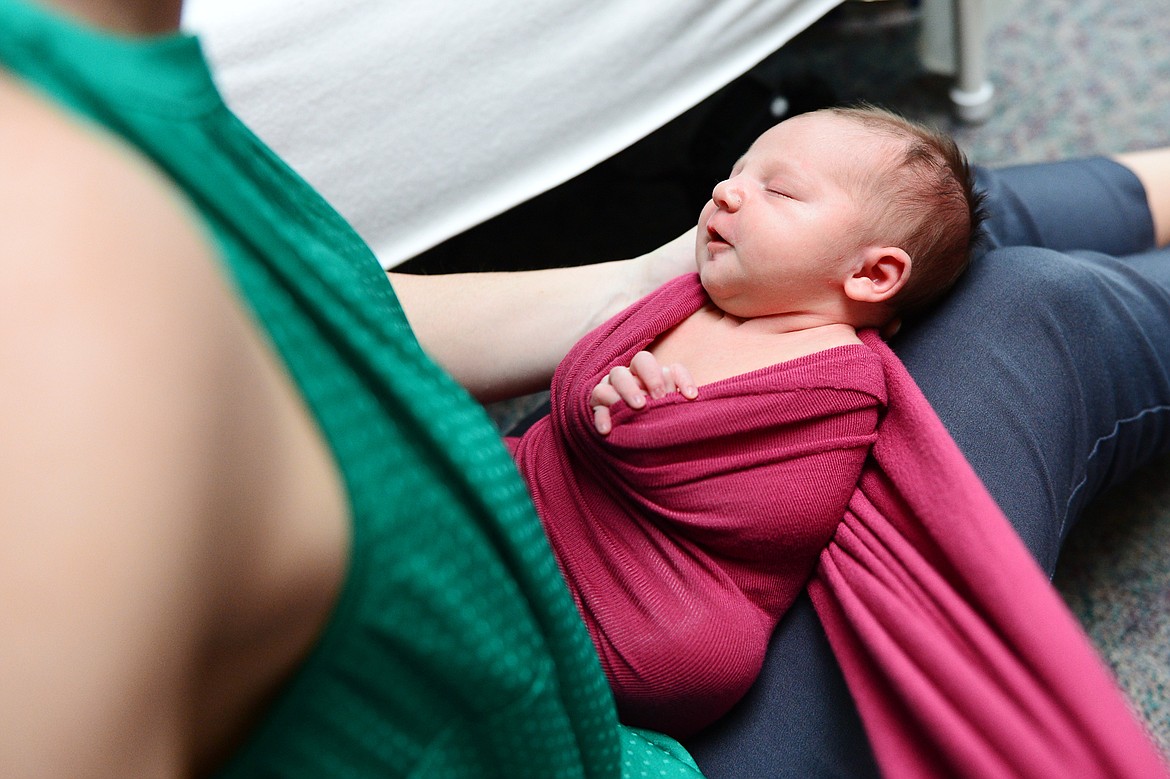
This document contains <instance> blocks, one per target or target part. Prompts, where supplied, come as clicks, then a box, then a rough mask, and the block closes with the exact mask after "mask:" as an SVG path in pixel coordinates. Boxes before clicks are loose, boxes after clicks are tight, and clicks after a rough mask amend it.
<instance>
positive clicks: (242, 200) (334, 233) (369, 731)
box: [0, 0, 697, 779]
mask: <svg viewBox="0 0 1170 779" xmlns="http://www.w3.org/2000/svg"><path fill="white" fill-rule="evenodd" d="M0 64H2V65H3V67H4V68H5V69H7V70H8V71H10V72H12V73H14V74H15V75H16V76H17V77H19V78H21V79H22V80H24V81H26V82H27V83H29V84H31V85H32V86H33V87H34V88H37V89H38V90H40V91H41V92H42V93H43V94H46V95H48V96H49V97H50V98H51V99H53V100H55V101H56V102H58V103H59V104H61V105H63V106H65V107H66V108H67V109H69V110H70V111H72V112H73V113H74V114H75V115H76V116H78V117H80V118H81V119H82V120H83V121H89V122H92V123H95V124H96V125H99V126H102V127H105V128H106V129H107V130H109V131H111V132H112V133H113V134H115V135H117V136H120V137H121V138H122V139H124V140H125V141H126V142H127V143H128V144H129V145H131V146H133V147H136V148H137V149H139V150H140V151H141V152H142V153H143V154H144V155H146V156H147V157H148V158H150V159H151V160H152V161H153V162H154V163H155V164H156V165H157V166H158V167H159V168H161V169H162V170H163V171H164V172H165V173H166V174H167V175H168V176H169V177H170V178H171V179H172V180H173V181H174V182H175V183H176V184H177V185H178V187H179V188H180V189H182V190H183V191H184V192H185V193H186V194H187V196H188V198H189V199H190V201H191V202H192V203H193V204H194V206H195V208H196V209H197V210H198V212H199V213H200V214H202V216H203V219H204V221H205V224H206V226H207V228H208V229H209V231H210V233H211V234H212V235H213V236H214V239H215V241H216V243H217V245H218V247H219V249H220V251H221V253H222V257H223V262H224V267H225V269H226V272H227V273H228V276H229V278H230V279H231V280H232V281H233V282H234V283H235V286H236V288H237V290H238V291H239V294H240V295H241V296H242V298H243V299H244V300H245V301H246V303H247V305H248V306H249V307H250V310H251V312H252V313H253V315H254V317H255V319H256V320H257V322H258V324H259V326H260V327H261V329H262V331H263V332H265V333H266V334H267V335H268V337H269V338H270V339H271V342H272V343H273V344H274V346H275V348H276V349H277V351H278V352H279V354H280V355H281V357H282V358H283V360H284V361H285V363H286V365H287V367H288V370H289V371H290V373H291V375H292V376H293V378H294V381H295V382H296V384H297V385H298V387H299V389H300V391H301V393H302V394H303V397H304V398H305V400H306V402H307V404H308V405H309V407H310V408H311V410H312V412H313V413H314V415H315V416H316V419H317V420H318V423H319V425H320V427H321V429H322V430H323V431H324V434H325V437H326V439H327V441H328V444H329V446H330V447H331V449H332V452H333V455H334V457H335V458H336V461H337V464H338V467H339V469H340V472H341V473H342V475H343V480H344V484H345V488H346V490H347V492H348V496H349V501H350V513H351V516H352V524H353V527H352V550H351V559H350V563H349V570H348V573H347V578H346V582H345V585H344V587H343V590H342V593H341V595H340V599H339V602H338V603H337V605H336V608H335V611H334V613H333V615H332V616H331V618H330V621H329V624H328V625H327V627H326V629H325V631H324V633H323V636H322V637H321V639H320V641H319V643H318V645H317V646H316V648H315V649H314V650H313V652H312V655H311V656H310V657H309V659H308V660H307V661H306V662H305V664H304V665H303V667H302V668H301V669H300V670H299V671H298V673H297V674H296V675H295V677H294V678H293V679H292V680H290V681H289V682H288V684H287V685H286V687H285V689H284V690H283V691H282V693H281V694H280V696H279V698H278V699H277V700H276V701H275V702H274V703H273V704H272V705H271V707H270V709H269V710H268V711H267V713H266V714H265V716H264V719H263V721H262V722H261V723H260V724H259V725H258V726H257V727H256V729H255V731H254V732H253V733H252V734H251V736H250V737H249V739H248V741H247V743H246V744H244V745H243V746H242V747H241V748H240V749H239V750H238V752H237V753H236V754H235V755H234V756H233V757H232V758H231V759H230V760H229V761H228V763H227V765H226V766H224V767H223V770H222V775H223V776H227V777H266V776H288V777H371V778H372V777H377V778H378V779H385V778H386V777H395V776H426V777H477V778H478V777H490V776H500V777H509V778H515V777H541V778H547V777H577V776H590V777H593V776H596V777H603V776H618V775H619V774H620V775H626V776H655V777H659V776H663V777H675V776H696V775H697V771H696V770H695V769H694V768H693V763H691V762H690V758H689V757H688V756H687V755H686V753H685V752H683V751H682V749H681V748H680V747H679V746H678V745H677V744H675V743H674V742H673V741H670V740H669V739H666V738H665V737H662V736H659V735H658V734H653V733H647V732H644V731H636V730H632V729H628V728H625V727H622V726H620V725H618V723H617V721H616V717H615V714H614V710H613V705H612V702H611V699H610V696H609V692H608V689H607V687H606V685H605V679H604V676H603V675H602V673H601V671H600V667H599V665H598V662H597V659H596V657H595V655H594V653H593V649H592V646H591V644H590V642H589V639H588V636H587V635H586V632H585V630H584V627H583V625H582V624H581V622H580V619H579V617H578V615H577V612H576V610H575V608H574V606H573V603H572V601H571V599H570V598H569V596H568V593H567V590H566V588H565V587H564V584H563V582H562V581H561V580H560V577H559V574H558V570H557V567H556V564H555V562H554V560H553V557H552V555H551V553H550V551H549V549H548V546H547V543H546V542H545V539H544V536H543V533H542V531H541V526H540V524H539V522H538V521H537V518H536V515H535V513H534V511H533V509H532V507H531V504H530V502H529V500H528V498H527V495H526V493H525V490H524V487H523V484H522V482H521V480H520V479H519V477H518V476H517V474H516V472H515V470H514V467H513V465H512V462H511V459H510V458H509V457H508V455H507V453H506V451H505V450H504V447H503V446H502V445H501V443H500V441H499V439H498V437H497V435H496V432H495V429H494V428H493V427H492V425H491V423H490V421H489V420H488V419H487V417H486V416H485V414H484V413H483V411H482V409H481V408H480V407H479V406H478V405H477V404H476V403H475V402H474V401H473V400H472V399H471V398H469V397H468V396H467V395H466V394H465V393H464V392H463V391H462V390H461V389H460V388H459V387H458V386H456V385H455V384H454V382H452V381H451V380H450V379H449V378H448V377H447V376H446V375H444V374H443V373H442V372H441V371H440V370H439V369H438V368H436V367H435V366H434V365H433V364H432V363H431V362H430V361H429V360H428V359H427V358H426V356H425V355H424V354H423V353H422V351H421V349H420V348H419V346H418V344H417V342H416V341H415V339H414V337H413V335H412V334H411V332H410V329H409V327H408V325H407V323H406V319H405V318H404V316H403V314H402V311H401V308H400V307H399V305H398V302H397V300H396V298H395V297H394V294H393V292H392V290H391V288H390V286H389V284H388V283H387V280H386V276H385V274H384V273H383V272H382V271H381V269H380V268H379V266H378V264H377V262H376V261H375V259H374V257H373V256H372V254H371V252H370V251H369V249H368V248H367V247H366V246H365V244H364V243H363V242H362V241H361V239H360V238H358V236H357V235H356V234H355V233H354V232H353V231H352V230H351V229H350V228H349V227H348V226H347V225H346V223H345V222H344V220H342V219H341V217H339V216H338V215H337V214H336V213H335V212H334V211H333V210H332V209H331V208H330V207H329V206H328V205H326V203H324V202H323V201H322V200H321V198H320V197H319V196H318V195H317V194H316V193H314V192H313V190H312V189H311V188H310V187H309V186H308V185H307V184H305V183H304V182H303V181H302V180H301V179H299V178H298V177H297V176H296V175H295V174H294V173H293V172H292V171H291V170H290V169H289V168H288V167H287V166H285V165H284V164H283V163H282V162H281V161H280V160H279V159H277V158H276V156H275V155H274V154H272V153H271V152H270V151H269V150H268V149H267V148H265V147H264V146H263V144H261V143H260V142H259V141H258V140H257V139H256V138H255V137H254V136H253V135H252V134H251V133H250V132H249V131H248V130H247V129H246V128H245V127H244V126H243V125H242V124H241V123H240V122H239V120H238V119H237V118H236V117H235V116H234V115H233V114H232V113H231V112H230V111H229V110H228V109H227V108H226V107H225V105H224V104H223V102H222V99H221V97H220V95H219V93H218V92H217V90H216V88H215V86H214V84H213V82H212V79H211V76H210V74H209V73H208V70H207V65H206V63H205V61H204V58H203V55H202V52H201V50H200V47H199V44H198V42H197V41H196V40H195V39H194V38H191V37H189V36H185V35H172V36H166V37H161V38H150V39H126V38H122V37H118V36H115V35H111V34H106V33H103V32H98V31H96V30H94V29H91V28H87V27H84V26H82V25H79V24H77V23H74V22H73V21H71V20H68V19H66V18H64V17H61V16H58V15H56V14H54V13H51V12H48V11H47V10H46V9H44V8H41V7H39V6H35V5H30V4H28V3H26V2H23V0H0ZM0 121H3V111H2V110H0ZM159 261H160V262H163V261H165V258H159Z"/></svg>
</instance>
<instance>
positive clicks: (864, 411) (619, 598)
mask: <svg viewBox="0 0 1170 779" xmlns="http://www.w3.org/2000/svg"><path fill="white" fill-rule="evenodd" d="M705 302H706V296H705V294H704V293H703V291H702V288H701V287H700V286H699V285H698V283H697V281H696V279H695V278H694V277H691V278H687V279H682V280H680V281H678V282H675V283H673V284H671V285H668V286H667V287H665V288H663V289H662V290H660V291H659V292H658V293H656V294H655V295H652V296H651V297H649V298H646V299H644V300H643V301H641V302H639V303H637V304H635V306H634V307H632V308H631V309H629V310H627V311H626V312H625V313H624V314H623V315H620V316H619V317H618V318H616V319H614V320H612V321H611V322H609V323H608V324H606V325H605V326H603V327H602V328H600V329H599V330H597V331H595V332H594V333H592V334H591V335H589V336H587V337H586V338H585V339H583V340H582V341H581V342H580V343H579V344H578V345H577V346H576V348H574V350H573V351H572V353H570V354H569V355H568V357H567V358H566V359H565V360H564V361H563V362H562V364H561V366H560V367H559V369H558V371H557V374H556V377H555V378H554V382H553V392H552V402H551V405H552V409H551V413H550V415H549V416H548V417H546V418H545V419H543V420H541V422H540V423H538V424H537V425H536V426H535V427H534V428H532V429H531V430H529V431H528V433H527V434H525V436H524V437H523V439H521V440H520V441H519V442H517V443H516V444H515V446H514V451H513V454H514V456H515V458H516V461H517V464H518V466H519V468H520V470H521V472H522V473H523V474H524V476H525V478H526V479H527V481H528V484H529V488H530V490H531V492H532V495H533V499H534V501H535V503H536V506H537V510H538V512H539V514H540V516H541V518H542V521H543V522H544V525H545V530H546V532H547V534H548V537H549V540H550V543H551V544H552V547H553V550H554V552H555V553H556V557H557V560H558V562H559V564H560V566H561V570H562V572H563V573H564V576H565V579H566V581H567V582H568V584H569V588H570V590H571V591H572V593H573V596H574V598H575V599H576V602H577V605H578V607H579V608H580V610H581V613H582V616H583V617H584V620H585V623H586V625H587V626H588V627H589V630H590V633H591V635H592V637H593V641H594V644H595V645H596V647H597V651H598V654H599V656H600V658H601V661H602V665H603V667H604V669H605V671H606V674H607V676H608V678H609V680H610V684H611V687H612V688H613V690H614V694H615V698H616V700H617V704H618V709H619V712H620V713H621V715H622V718H623V720H624V721H626V722H628V723H630V724H635V725H640V726H643V727H651V728H654V729H657V730H662V731H664V732H667V733H670V734H671V735H675V736H684V735H687V734H690V733H693V732H695V731H696V730H698V729H699V728H701V727H703V726H704V725H706V724H709V723H710V722H712V721H714V720H715V719H716V718H717V717H718V716H719V715H721V714H723V713H724V712H725V711H726V710H727V709H728V708H729V707H730V706H731V705H732V704H733V703H734V702H735V701H737V700H738V699H739V698H740V697H742V695H743V693H744V692H746V690H747V689H748V687H749V686H750V685H751V683H752V682H753V681H754V680H755V679H756V677H757V676H758V675H759V669H760V665H761V663H762V662H763V657H764V652H765V650H766V648H767V644H768V639H769V637H770V636H771V633H772V631H773V629H774V628H775V626H776V623H777V621H778V620H779V618H780V616H781V615H782V614H783V613H784V611H786V610H787V609H788V607H789V606H790V605H791V603H792V600H793V599H794V598H795V597H796V595H797V594H798V593H799V592H800V591H801V590H802V589H803V588H804V586H805V583H806V582H807V581H808V577H809V575H810V574H811V572H812V568H813V566H814V565H815V564H816V559H817V555H818V553H819V552H820V551H821V550H822V549H823V548H824V546H825V544H826V543H827V542H828V540H829V538H830V537H831V536H832V534H833V532H834V530H835V529H836V527H837V525H838V524H839V523H840V521H841V516H842V514H843V513H844V510H845V505H846V502H847V501H848V499H849V497H850V495H852V493H853V491H854V488H855V485H856V483H857V478H858V476H859V474H860V473H861V467H862V463H863V462H864V461H865V457H866V455H867V453H868V451H869V447H870V444H871V443H872V442H873V440H874V437H875V435H876V425H877V420H878V416H879V410H880V407H881V404H882V403H883V402H884V399H885V382H884V378H883V376H882V370H881V361H880V360H879V359H878V358H877V357H876V356H875V355H874V354H873V353H872V352H871V351H870V350H869V349H867V348H866V347H864V346H862V345H860V344H858V345H854V346H846V347H841V348H838V349H831V350H828V351H826V352H822V353H820V354H815V355H809V356H808V357H804V358H800V359H797V360H793V361H790V362H787V363H783V364H781V365H778V366H774V367H772V368H768V369H764V370H760V371H755V372H752V373H749V374H746V375H744V376H739V377H736V378H734V379H729V380H726V381H720V382H715V383H712V384H708V385H706V386H704V387H703V388H702V390H701V396H700V399H699V400H697V401H694V402H691V401H687V400H685V399H683V398H682V397H681V396H679V395H674V396H671V397H667V398H663V399H660V400H652V401H651V402H650V403H649V405H648V406H647V407H646V408H645V409H642V410H640V411H633V410H631V409H628V408H626V407H624V405H621V404H619V405H618V406H615V407H614V408H613V409H612V411H613V413H614V417H615V425H614V430H613V432H612V433H611V434H610V435H609V436H601V435H598V434H597V433H596V432H595V430H594V428H593V422H592V411H591V409H590V407H589V396H590V393H591V392H592V390H593V388H594V386H596V384H597V383H598V381H600V380H601V378H602V377H603V376H605V375H606V373H608V371H609V370H610V368H612V367H613V366H615V365H619V364H629V361H630V359H631V358H632V357H633V355H634V354H635V353H636V352H637V351H638V350H639V349H643V348H645V347H646V346H647V345H649V344H650V342H651V341H653V340H654V339H655V338H656V337H657V336H658V335H660V334H661V333H663V332H665V331H666V330H669V329H670V328H671V327H673V326H674V325H675V324H678V323H679V322H681V321H682V320H683V319H685V318H686V317H687V316H688V315H690V314H691V313H692V312H694V311H695V310H696V309H697V308H698V307H699V306H700V305H702V304H703V303H705Z"/></svg>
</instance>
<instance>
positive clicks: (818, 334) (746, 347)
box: [650, 306, 861, 385]
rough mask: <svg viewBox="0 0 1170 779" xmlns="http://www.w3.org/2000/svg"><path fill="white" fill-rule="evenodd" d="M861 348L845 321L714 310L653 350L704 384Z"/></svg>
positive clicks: (666, 336)
mask: <svg viewBox="0 0 1170 779" xmlns="http://www.w3.org/2000/svg"><path fill="white" fill-rule="evenodd" d="M857 343H861V341H860V339H859V338H858V337H857V331H856V330H855V329H854V328H853V327H852V326H851V325H848V324H844V323H841V322H829V321H822V320H818V319H816V318H814V317H804V318H798V317H795V316H789V317H782V318H779V317H757V318H753V319H741V318H739V317H734V316H730V315H727V314H726V313H725V312H723V311H720V310H719V309H717V308H715V307H714V306H710V307H705V308H702V309H700V310H698V311H696V312H695V313H694V314H692V315H691V316H690V317H688V318H687V319H685V320H684V321H683V322H682V323H680V324H679V325H678V326H677V327H675V328H674V329H672V330H670V331H669V332H667V333H665V334H664V335H663V336H661V337H660V338H659V339H658V340H657V341H655V342H654V343H653V344H652V345H651V347H650V351H651V352H652V353H653V354H654V356H655V357H657V358H658V361H659V362H660V363H662V364H664V365H665V364H670V363H682V364H683V365H685V366H686V367H687V369H688V370H689V371H690V373H691V375H692V376H693V377H694V379H695V381H696V382H697V383H698V384H700V385H702V384H710V383H711V382H713V381H719V380H721V379H727V378H730V377H732V376H738V375H741V374H744V373H749V372H751V371H754V370H759V369H761V368H767V367H769V366H772V365H776V364H779V363H782V362H787V361H789V360H794V359H796V358H798V357H804V356H806V355H809V354H813V353H815V352H821V351H824V350H825V349H832V348H834V347H837V346H845V345H847V344H857Z"/></svg>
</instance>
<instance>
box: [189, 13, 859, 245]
mask: <svg viewBox="0 0 1170 779" xmlns="http://www.w3.org/2000/svg"><path fill="white" fill-rule="evenodd" d="M838 2H839V0H719V2H713V1H712V0H590V1H589V2H582V1H581V0H541V2H528V3H518V2H512V1H511V0H467V1H464V0H458V1H456V0H446V1H444V0H189V1H188V3H187V10H186V15H185V18H184V24H185V26H186V27H187V28H188V29H189V30H191V31H192V32H196V33H199V34H200V35H201V36H202V38H203V42H204V45H205V47H206V49H207V52H208V56H209V58H210V59H211V61H212V63H213V66H214V67H215V70H216V73H217V80H218V82H219V84H220V86H221V88H222V89H223V90H224V93H225V95H226V97H227V100H228V103H229V104H230V105H231V106H232V107H233V108H234V109H235V110H236V111H237V113H239V114H240V115H241V117H242V118H243V119H244V120H245V121H246V122H247V123H248V124H249V125H250V126H251V127H252V128H253V129H254V130H255V131H256V132H257V133H258V134H259V135H260V137H261V138H262V139H264V140H265V141H266V142H267V143H268V144H270V145H271V146H272V147H273V148H274V149H275V150H276V151H277V152H278V153H279V154H281V156H283V157H284V158H285V159H286V160H287V161H288V162H289V163H290V164H291V165H292V166H293V167H294V168H296V169H297V170H298V172H300V173H301V174H302V175H303V176H304V177H305V178H306V179H308V180H309V181H310V182H311V183H312V184H313V185H314V186H316V187H317V188H318V189H319V190H320V191H321V192H322V193H323V194H324V195H325V197H326V198H327V199H329V200H330V201H331V202H332V203H333V205H334V206H335V207H337V208H338V210H340V211H341V213H342V214H343V215H344V216H345V217H346V218H347V219H349V220H350V222H351V223H352V224H353V225H354V226H355V227H356V228H357V230H358V231H359V232H360V233H361V234H362V235H363V237H364V238H365V239H366V240H367V241H368V242H369V243H370V245H371V246H373V248H374V250H375V252H376V253H377V255H378V257H379V259H380V260H381V261H382V263H383V265H384V266H385V267H387V268H389V267H393V266H394V265H397V264H398V263H400V262H402V261H404V260H406V259H409V258H410V257H412V256H414V255H416V254H418V253H419V252H422V251H424V250H426V249H428V248H430V247H432V246H435V245H436V244H438V243H440V242H442V241H443V240H445V239H447V238H449V237H451V236H453V235H456V234H458V233H460V232H462V231H464V230H466V229H468V228H469V227H472V226H474V225H476V224H478V223H479V222H482V221H484V220H486V219H489V218H491V217H492V216H495V215H496V214H499V213H501V212H503V211H505V210H507V209H508V208H511V207H512V206H514V205H517V204H518V203H521V202H523V201H524V200H527V199H529V198H531V197H533V196H534V195H537V194H539V193H541V192H544V191H546V190H548V189H550V188H552V187H554V186H556V185H558V184H561V183H563V182H564V181H567V180H568V179H570V178H572V177H573V176H575V175H577V174H579V173H581V172H583V171H585V170H587V169H589V168H590V167H592V166H593V165H595V164H597V163H598V162H601V161H602V160H604V159H606V158H608V157H610V156H612V155H613V154H615V153H616V152H618V151H620V150H621V149H623V148H625V147H626V146H628V145H630V144H631V143H633V142H635V141H637V140H638V139H640V138H642V137H643V136H645V135H647V134H648V133H650V132H652V131H653V130H655V129H657V128H658V127H660V126H661V125H663V124H665V123H666V122H667V121H669V120H670V119H673V118H674V117H676V116H678V115H679V114H681V113H682V112H683V111H685V110H687V109H688V108H690V107H692V106H693V105H695V104H696V103H698V102H699V101H700V100H702V99H703V98H705V97H707V96H708V95H710V94H712V93H713V92H714V91H716V90H717V89H719V88H720V87H722V86H723V85H725V84H727V83H729V82H730V81H732V80H733V79H735V78H736V77H737V76H739V75H741V74H743V73H744V72H746V71H747V70H748V69H749V68H751V67H752V66H753V65H755V64H756V63H758V62H759V61H760V60H762V59H763V58H764V57H766V56H767V55H768V54H770V53H772V52H773V51H775V50H776V49H778V48H779V47H780V46H781V45H783V44H784V43H785V42H787V41H788V40H789V39H791V38H792V37H793V36H794V35H796V34H797V33H798V32H800V31H801V30H803V29H805V28H806V27H808V26H809V25H810V24H812V23H813V22H814V21H816V20H817V19H818V18H820V17H821V16H822V15H824V14H825V13H826V12H827V11H828V10H830V9H831V8H832V7H833V6H834V5H836V4H837V3H838Z"/></svg>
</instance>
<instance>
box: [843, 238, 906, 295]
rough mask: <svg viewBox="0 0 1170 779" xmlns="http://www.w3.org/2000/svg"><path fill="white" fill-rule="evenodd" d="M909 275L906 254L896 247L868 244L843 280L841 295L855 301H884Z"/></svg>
mask: <svg viewBox="0 0 1170 779" xmlns="http://www.w3.org/2000/svg"><path fill="white" fill-rule="evenodd" d="M909 278H910V255H909V254H907V253H906V252H904V251H902V250H901V249H899V248H898V247H896V246H881V247H879V246H870V247H868V248H865V249H862V250H861V252H860V253H859V254H858V257H857V263H855V264H854V266H853V272H852V273H851V274H850V275H849V276H847V277H846V279H845V295H846V297H848V298H849V299H850V300H856V301H857V302H858V303H884V302H886V301H887V300H889V299H890V298H892V297H893V296H894V295H895V294H897V292H898V290H900V289H902V287H903V286H904V285H905V284H906V281H907V280H908V279H909Z"/></svg>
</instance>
